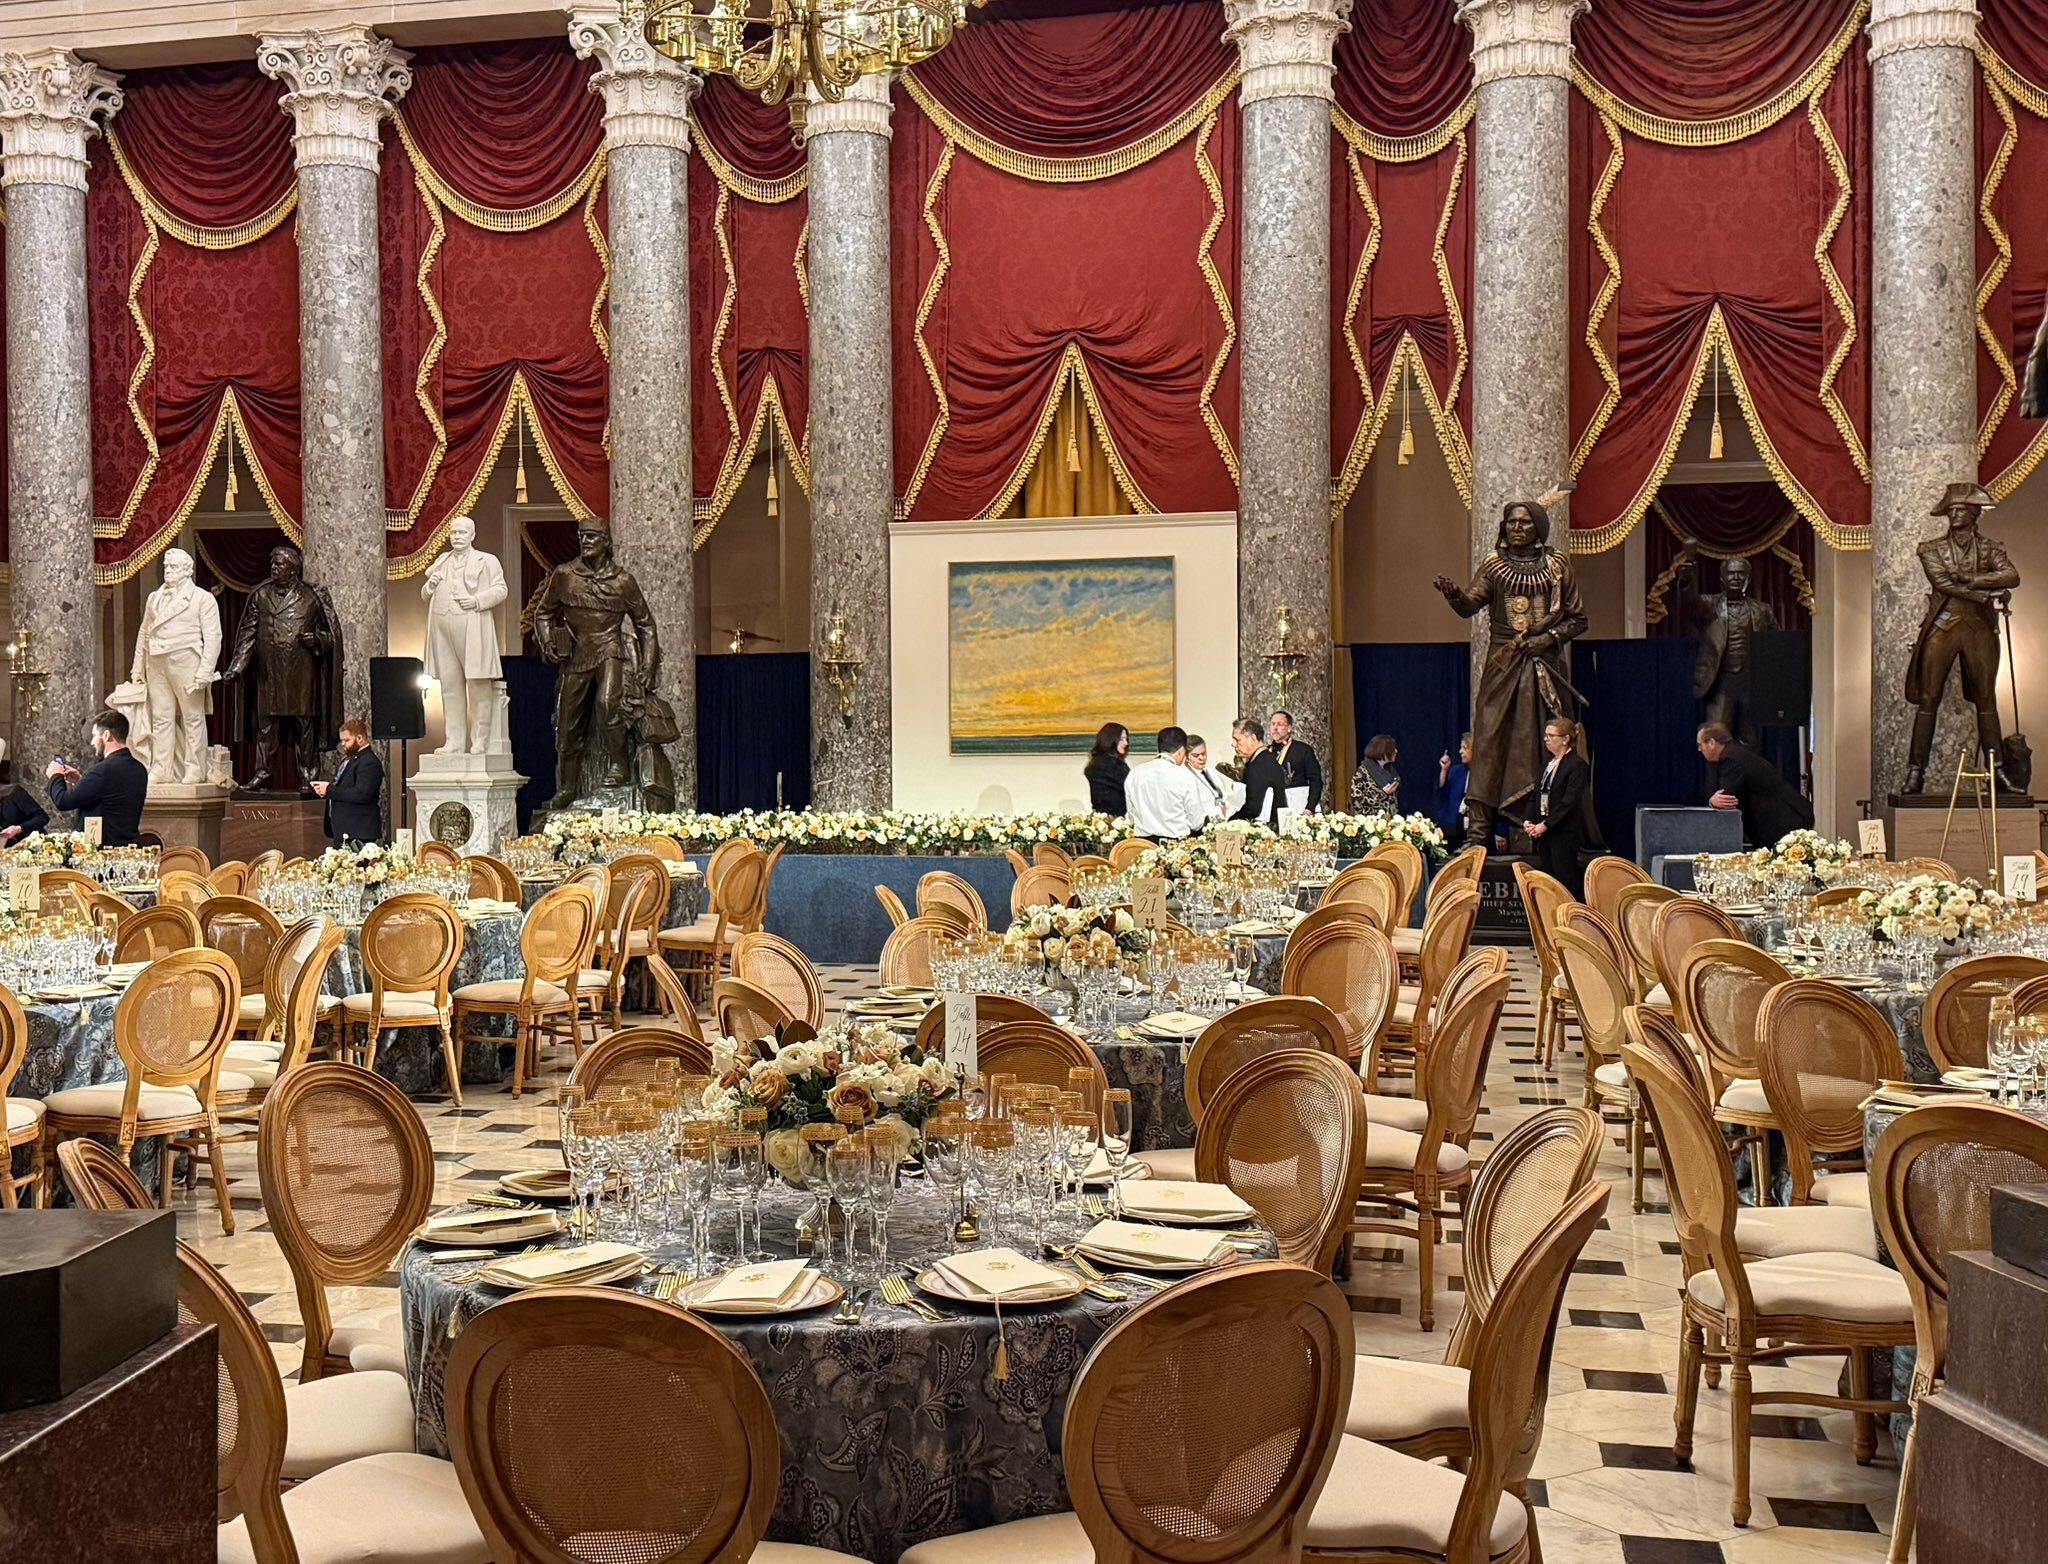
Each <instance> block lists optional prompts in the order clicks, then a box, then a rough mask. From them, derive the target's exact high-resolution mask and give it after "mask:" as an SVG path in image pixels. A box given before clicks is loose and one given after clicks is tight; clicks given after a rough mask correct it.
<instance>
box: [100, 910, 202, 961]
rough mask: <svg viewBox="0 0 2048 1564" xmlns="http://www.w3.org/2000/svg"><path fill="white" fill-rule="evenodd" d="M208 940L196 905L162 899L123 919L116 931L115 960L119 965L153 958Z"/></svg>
mask: <svg viewBox="0 0 2048 1564" xmlns="http://www.w3.org/2000/svg"><path fill="white" fill-rule="evenodd" d="M202 905H203V904H202ZM205 943H206V936H205V934H204V933H202V932H201V930H200V927H199V913H198V911H197V910H196V909H195V908H193V907H189V906H181V905H179V904H178V903H176V902H159V903H158V904H157V905H156V906H154V907H144V908H141V909H140V910H138V911H137V912H135V913H133V914H132V915H131V916H129V917H127V918H124V919H123V920H122V922H121V927H120V929H119V930H118V931H117V932H116V933H115V935H114V961H115V964H116V965H120V964H122V963H125V962H131V961H154V960H156V959H157V957H159V956H168V955H169V954H170V953H171V952H172V951H174V950H197V949H199V948H200V946H202V945H204V944H205Z"/></svg>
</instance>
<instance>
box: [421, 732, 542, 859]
mask: <svg viewBox="0 0 2048 1564" xmlns="http://www.w3.org/2000/svg"><path fill="white" fill-rule="evenodd" d="M411 785H412V794H413V798H414V799H415V800H416V804H417V807H416V810H415V814H414V818H415V820H416V821H417V822H418V825H417V829H418V832H419V835H418V837H417V840H419V841H422V842H446V843H447V844H448V845H449V846H450V847H452V848H454V849H455V850H456V851H457V852H459V853H461V854H463V855H464V856H465V857H466V856H468V855H469V854H471V853H495V852H497V851H498V846H499V844H500V843H501V842H503V841H504V840H505V839H506V838H508V837H512V836H517V835H518V834H519V790H520V789H521V788H522V787H524V786H525V785H526V778H525V777H523V776H521V775H520V774H519V772H518V771H517V770H516V769H515V768H514V767H513V765H512V757H511V755H510V754H509V753H500V752H497V751H495V750H494V751H492V752H490V753H487V754H482V755H469V754H457V755H444V754H440V753H433V754H426V755H422V756H420V762H419V769H418V770H416V771H415V772H414V773H413V775H412V784H411Z"/></svg>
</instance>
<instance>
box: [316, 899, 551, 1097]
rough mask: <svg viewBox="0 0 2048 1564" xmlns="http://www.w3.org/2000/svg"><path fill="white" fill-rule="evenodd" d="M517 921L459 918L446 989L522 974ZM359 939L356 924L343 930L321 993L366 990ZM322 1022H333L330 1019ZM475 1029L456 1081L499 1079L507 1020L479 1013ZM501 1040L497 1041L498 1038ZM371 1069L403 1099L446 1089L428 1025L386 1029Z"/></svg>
mask: <svg viewBox="0 0 2048 1564" xmlns="http://www.w3.org/2000/svg"><path fill="white" fill-rule="evenodd" d="M521 922H522V920H521V918H520V915H519V914H518V913H516V912H492V913H485V914H484V915H483V916H481V917H475V918H468V917H466V918H464V919H463V920H462V954H461V955H460V956H459V957H457V958H456V962H455V970H454V972H453V973H451V974H450V975H449V978H448V987H449V988H450V989H457V988H461V987H462V986H463V985H464V984H465V983H502V982H506V981H508V980H510V979H513V978H519V977H524V976H525V975H526V968H525V966H524V965H523V964H522V963H521V961H520V959H519V928H520V924H521ZM362 937H363V931H362V928H361V926H360V925H357V926H353V927H351V928H350V929H349V931H348V938H347V939H345V940H344V941H342V945H341V948H340V949H339V950H337V951H336V952H335V953H334V959H333V960H332V961H330V962H328V964H327V975H326V976H325V977H324V978H322V979H321V981H320V991H321V992H322V993H323V994H332V995H334V996H336V997H337V998H342V997H346V996H347V995H349V994H367V993H368V992H369V991H370V973H369V969H368V968H366V967H365V966H364V965H363V945H362ZM324 1024H325V1025H327V1026H332V1025H334V1024H335V1023H334V1022H333V1021H331V1020H330V1021H328V1022H326V1023H324ZM479 1027H481V1028H482V1029H483V1031H484V1033H485V1034H486V1035H473V1036H472V1037H471V1038H470V1040H469V1041H468V1042H467V1043H465V1044H464V1045H463V1049H462V1079H463V1080H464V1081H465V1082H489V1081H502V1080H504V1079H505V1078H506V1076H508V1075H510V1074H511V1072H512V1018H511V1017H510V1016H486V1017H479V1018H478V1020H477V1021H475V1022H472V1023H471V1024H470V1028H469V1030H470V1031H471V1032H472V1033H476V1032H477V1031H478V1028H479ZM501 1038H502V1039H503V1041H499V1040H498V1039H501ZM377 1073H378V1074H379V1075H381V1076H383V1077H385V1078H386V1079H387V1080H389V1081H390V1082H391V1083H392V1084H393V1085H394V1086H396V1087H397V1088H398V1089H399V1090H400V1091H402V1092H404V1093H405V1094H406V1095H407V1096H409V1097H418V1096H423V1095H425V1094H427V1093H429V1092H441V1091H446V1090H447V1089H448V1085H447V1082H446V1081H444V1080H443V1079H442V1075H443V1073H444V1071H443V1069H442V1064H441V1034H440V1032H439V1030H438V1029H436V1028H434V1027H431V1026H406V1027H397V1028H394V1029H393V1030H391V1031H388V1032H386V1033H385V1034H384V1036H383V1038H382V1039H381V1040H380V1041H379V1042H378V1044H377Z"/></svg>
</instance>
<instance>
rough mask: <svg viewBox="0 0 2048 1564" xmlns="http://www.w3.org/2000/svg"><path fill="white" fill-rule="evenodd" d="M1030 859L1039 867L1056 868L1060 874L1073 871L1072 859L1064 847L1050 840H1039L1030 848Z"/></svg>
mask: <svg viewBox="0 0 2048 1564" xmlns="http://www.w3.org/2000/svg"><path fill="white" fill-rule="evenodd" d="M1031 861H1032V862H1033V863H1034V864H1036V865H1037V866H1038V867H1039V868H1041V869H1057V870H1058V871H1059V872H1060V873H1061V874H1072V873H1073V872H1074V860H1073V858H1072V857H1071V856H1069V855H1068V853H1067V850H1066V849H1065V848H1064V847H1060V846H1058V845H1056V844H1054V843H1052V842H1039V843H1037V844H1036V845H1034V846H1033V847H1032V849H1031Z"/></svg>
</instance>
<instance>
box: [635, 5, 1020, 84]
mask: <svg viewBox="0 0 2048 1564" xmlns="http://www.w3.org/2000/svg"><path fill="white" fill-rule="evenodd" d="M973 3H974V4H977V5H979V4H981V3H982V0H973ZM967 9H968V0H620V3H619V10H618V17H619V22H620V25H621V26H623V27H627V28H630V29H633V30H635V31H637V32H640V33H642V34H644V36H645V37H646V39H647V41H648V43H649V44H650V45H652V47H654V48H655V49H657V50H659V51H660V52H661V53H662V54H664V55H666V56H667V57H668V58H669V59H671V60H674V61H676V62H677V63H678V64H681V65H686V66H689V67H690V68H691V69H693V70H697V71H702V72H704V73H705V74H707V75H718V76H730V77H732V78H733V80H735V81H736V82H738V83H739V84H740V85H741V86H742V87H744V88H745V89H746V90H747V91H749V92H754V93H759V94H760V96H761V101H762V102H764V103H781V102H783V101H784V100H785V99H791V94H792V93H795V94H796V96H795V98H794V99H793V100H792V102H793V104H795V105H800V104H801V103H802V100H803V93H802V91H801V90H800V89H802V88H805V87H808V88H810V89H812V91H813V92H815V94H816V95H817V96H818V97H819V98H822V99H824V100H825V101H827V102H830V103H837V102H838V101H839V100H840V99H841V98H842V97H843V96H845V94H846V92H847V90H848V89H849V88H850V87H852V86H853V85H854V83H855V82H857V81H859V80H860V79H861V78H862V77H864V76H877V75H883V74H886V73H887V72H890V71H895V70H900V69H902V68H903V67H904V66H906V65H915V64H916V63H917V62H918V61H919V60H927V59H930V58H931V57H932V56H933V55H934V54H937V53H938V52H939V50H941V49H943V48H944V47H945V46H946V45H947V44H948V43H950V42H951V41H952V38H953V34H954V32H955V31H956V30H958V29H959V28H961V27H964V26H965V25H966V23H967Z"/></svg>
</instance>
